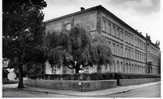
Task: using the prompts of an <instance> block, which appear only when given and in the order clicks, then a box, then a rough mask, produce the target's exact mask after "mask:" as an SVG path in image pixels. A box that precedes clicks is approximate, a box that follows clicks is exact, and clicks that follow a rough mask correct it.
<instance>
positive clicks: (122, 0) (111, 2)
mask: <svg viewBox="0 0 163 99" xmlns="http://www.w3.org/2000/svg"><path fill="white" fill-rule="evenodd" d="M46 2H47V7H46V8H45V9H44V10H43V12H44V14H45V18H44V20H45V21H46V20H49V19H53V18H56V17H60V16H63V15H66V14H70V13H73V12H76V11H79V10H80V7H84V8H86V9H87V8H90V7H93V6H97V5H102V6H103V7H105V8H106V9H107V10H109V11H110V12H112V13H113V14H114V15H116V16H117V17H119V18H120V19H122V20H123V21H124V22H125V23H127V24H129V25H130V26H131V27H132V28H134V29H136V30H138V31H139V32H142V34H143V35H144V36H145V35H146V33H148V34H149V35H150V36H151V40H152V41H153V42H155V41H156V40H159V41H160V40H161V36H160V35H161V31H160V0H46Z"/></svg>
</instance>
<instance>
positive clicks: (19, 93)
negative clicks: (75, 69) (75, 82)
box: [3, 83, 161, 98]
mask: <svg viewBox="0 0 163 99" xmlns="http://www.w3.org/2000/svg"><path fill="white" fill-rule="evenodd" d="M16 87H17V85H16V84H14V85H13V84H11V85H4V86H3V97H83V96H87V95H86V93H87V94H89V93H93V94H96V95H92V96H91V97H128V98H130V97H144V98H148V97H160V94H161V92H160V89H161V88H160V87H161V83H156V84H151V85H149V86H143V87H138V88H135V89H131V90H129V91H124V92H120V93H114V94H109V90H110V89H107V90H108V91H107V90H106V91H105V90H101V91H94V92H86V93H84V94H85V95H80V94H81V92H77V93H80V94H78V95H75V94H74V95H73V94H71V95H70V94H64V92H61V91H60V92H58V91H55V92H53V93H47V92H40V91H30V90H20V89H17V88H16ZM130 87H131V86H130ZM100 92H102V93H103V92H104V93H105V95H98V94H100Z"/></svg>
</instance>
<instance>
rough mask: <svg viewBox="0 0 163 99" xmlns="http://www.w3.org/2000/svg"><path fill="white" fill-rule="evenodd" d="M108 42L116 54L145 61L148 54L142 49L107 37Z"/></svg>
mask: <svg viewBox="0 0 163 99" xmlns="http://www.w3.org/2000/svg"><path fill="white" fill-rule="evenodd" d="M107 44H108V45H109V46H110V48H111V51H112V53H113V54H114V55H117V56H121V57H126V58H130V59H134V60H137V61H142V62H145V56H146V54H145V53H144V52H142V51H140V50H137V49H134V48H132V47H129V46H127V45H126V46H124V45H123V44H121V43H118V42H115V41H112V40H109V39H107Z"/></svg>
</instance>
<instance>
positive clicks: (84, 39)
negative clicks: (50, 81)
mask: <svg viewBox="0 0 163 99" xmlns="http://www.w3.org/2000/svg"><path fill="white" fill-rule="evenodd" d="M46 47H47V49H48V51H47V52H49V54H48V57H49V58H48V60H49V62H50V64H52V66H54V65H58V64H59V65H60V66H67V67H68V68H70V69H74V70H75V73H79V71H80V70H82V69H83V68H84V67H87V66H93V64H97V65H98V66H99V67H100V65H103V64H111V63H112V57H111V56H112V55H111V54H112V53H111V50H110V48H109V47H108V46H106V45H105V44H103V43H100V42H99V41H98V40H93V39H92V38H91V35H90V34H89V33H88V32H86V31H85V30H84V29H83V28H81V27H73V28H72V29H71V30H70V31H62V32H61V33H56V32H54V33H49V34H48V35H47V37H46Z"/></svg>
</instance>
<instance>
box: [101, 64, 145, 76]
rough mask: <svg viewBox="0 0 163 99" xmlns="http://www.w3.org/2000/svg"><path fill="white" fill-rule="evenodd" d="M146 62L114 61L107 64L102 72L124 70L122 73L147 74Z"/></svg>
mask: <svg viewBox="0 0 163 99" xmlns="http://www.w3.org/2000/svg"><path fill="white" fill-rule="evenodd" d="M145 70H146V68H145V66H144V64H129V63H123V62H119V61H117V62H114V63H113V64H112V65H105V66H103V68H102V71H101V72H122V73H142V74H145V73H146V72H145Z"/></svg>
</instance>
